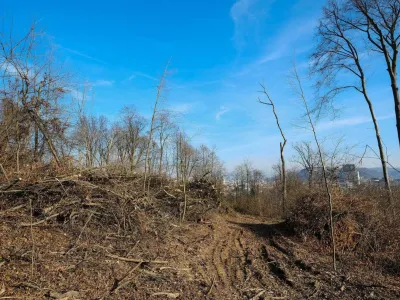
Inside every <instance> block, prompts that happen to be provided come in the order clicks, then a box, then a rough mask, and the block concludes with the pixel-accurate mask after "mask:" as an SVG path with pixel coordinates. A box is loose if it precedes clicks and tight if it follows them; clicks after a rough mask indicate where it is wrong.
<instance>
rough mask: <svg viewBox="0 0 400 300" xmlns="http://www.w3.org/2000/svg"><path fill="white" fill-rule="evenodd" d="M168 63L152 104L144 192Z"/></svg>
mask: <svg viewBox="0 0 400 300" xmlns="http://www.w3.org/2000/svg"><path fill="white" fill-rule="evenodd" d="M169 63H170V61H168V63H167V65H166V66H165V69H164V72H163V73H162V75H161V78H160V81H159V83H158V86H157V96H156V100H155V102H154V106H153V113H152V116H151V122H150V132H149V140H148V144H147V149H146V156H145V165H144V183H143V189H144V191H146V182H147V172H149V169H150V152H151V146H152V142H153V134H154V130H155V124H156V122H155V121H156V117H157V114H158V105H159V103H160V101H161V98H162V92H163V90H164V87H165V79H166V76H167V72H168V66H169Z"/></svg>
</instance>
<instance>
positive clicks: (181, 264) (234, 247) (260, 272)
mask: <svg viewBox="0 0 400 300" xmlns="http://www.w3.org/2000/svg"><path fill="white" fill-rule="evenodd" d="M52 187H53V188H54V185H52ZM64 189H65V192H64V191H63V193H64V194H68V195H69V197H66V196H65V197H66V198H68V199H69V200H68V201H67V202H65V203H63V204H62V206H61V205H60V204H59V203H60V202H59V201H58V202H57V203H53V204H52V206H58V207H62V209H59V210H56V209H54V207H53V210H54V211H59V212H60V213H54V212H53V214H50V213H48V214H47V215H46V214H45V213H44V212H43V210H42V211H40V210H39V209H38V208H37V207H36V206H34V205H33V206H30V205H28V204H29V202H30V201H31V202H32V198H31V197H30V196H29V195H28V194H22V195H20V198H19V199H20V200H19V201H20V202H17V203H15V202H14V203H12V204H11V202H7V201H9V199H8V198H7V197H5V195H4V194H3V196H1V195H0V197H2V198H3V199H0V200H2V201H0V203H1V206H0V208H1V212H0V222H1V223H0V241H1V243H0V299H64V300H65V299H173V298H177V299H398V298H400V284H399V281H398V279H399V278H396V277H395V276H394V275H393V276H390V275H382V274H381V273H379V272H377V271H375V270H374V268H373V266H371V265H369V264H367V263H365V262H356V261H354V262H352V264H353V267H352V268H351V269H346V268H345V267H344V266H345V264H344V262H345V261H346V260H348V259H349V258H346V257H342V258H341V260H342V261H343V264H342V267H341V269H340V270H339V272H337V273H334V272H332V271H331V269H330V257H329V251H328V249H323V248H322V249H321V247H320V246H318V245H317V244H316V242H315V241H314V240H309V241H305V240H301V239H299V238H298V237H296V236H293V234H292V232H290V231H288V230H287V229H286V225H285V224H284V223H279V222H276V221H274V220H270V221H265V220H263V219H261V218H254V217H250V216H245V215H241V214H237V213H234V212H221V211H219V212H218V211H217V210H214V211H213V212H208V213H206V214H204V216H205V217H202V218H199V219H198V220H197V221H196V222H194V221H192V222H184V223H183V224H179V221H177V218H176V217H173V216H172V215H171V214H170V213H168V211H167V210H166V209H164V210H163V209H156V207H155V206H157V207H158V206H160V205H161V204H160V203H158V202H151V201H147V202H146V201H144V200H143V199H142V202H143V201H144V202H145V203H147V204H142V205H141V206H140V207H137V208H136V210H134V211H131V212H130V213H129V215H130V216H132V218H128V217H127V216H125V218H126V220H123V219H120V220H118V222H120V223H121V224H122V223H124V222H127V223H130V225H129V226H128V225H125V227H126V228H128V227H129V230H126V231H124V230H121V228H124V227H123V225H121V224H120V225H119V226H114V225H115V224H114V223H112V222H111V221H110V220H113V217H112V216H109V217H107V216H104V215H105V214H106V213H107V212H108V211H107V210H106V209H105V208H106V205H107V203H108V202H106V201H105V199H106V198H107V197H109V198H111V199H114V200H113V202H115V201H118V200H117V199H116V198H118V197H119V196H116V195H115V193H114V192H112V193H110V192H106V190H108V186H107V187H106V186H105V187H103V188H102V189H103V192H104V193H100V192H99V191H98V192H96V193H95V192H94V191H93V190H91V191H92V192H91V195H90V196H87V195H86V197H82V195H81V196H80V197H81V198H82V199H81V200H76V201H81V203H80V206H79V207H78V206H73V204H71V201H72V200H73V199H75V198H74V197H71V195H72V191H73V190H74V189H76V187H73V186H69V187H67V185H66V184H65V183H64ZM51 190H52V189H50V188H49V189H48V190H46V192H44V191H42V192H41V198H44V193H47V195H48V194H49V193H50V195H51ZM164 191H165V189H164ZM172 192H173V191H169V192H167V193H168V194H169V195H170V196H169V197H170V198H172V199H174V198H177V199H175V200H177V201H178V200H179V199H178V198H179V196H178V192H176V191H175V192H176V193H175V194H172ZM53 193H54V197H55V198H56V197H57V195H58V193H56V192H54V190H53ZM100 195H101V197H100ZM124 195H125V194H124ZM124 195H120V196H121V197H126V196H124ZM36 196H37V195H36ZM75 196H76V199H78V198H79V197H78V194H76V195H75ZM114 197H116V198H114ZM163 197H165V195H164V196H163ZM6 198H7V199H8V200H7V201H6V200H5V199H6ZM39 198H40V197H39ZM71 198H73V199H71ZM29 199H31V200H29ZM88 199H90V200H88ZM42 201H44V199H42ZM46 201H47V200H46ZM46 201H44V202H45V204H43V206H46V207H48V206H49V204H50V203H47V202H46ZM64 201H66V200H65V199H64ZM165 201H167V200H165ZM82 203H83V204H84V206H83V204H82ZM68 205H69V206H68ZM71 205H72V206H71ZM119 205H127V204H126V203H125V202H121V203H119ZM170 205H173V204H170ZM138 206H139V205H138ZM178 206H179V205H178ZM100 207H103V210H101V208H100ZM190 207H191V208H193V209H194V206H190ZM35 209H36V210H37V211H35ZM65 211H68V214H65V213H64V214H62V213H61V212H65ZM83 211H84V212H85V213H84V214H83ZM46 212H47V211H46ZM100 212H102V214H101V215H100ZM54 215H56V216H54ZM53 216H54V217H53ZM115 222H117V221H115ZM340 263H342V262H340ZM357 264H359V265H357ZM346 265H347V264H346Z"/></svg>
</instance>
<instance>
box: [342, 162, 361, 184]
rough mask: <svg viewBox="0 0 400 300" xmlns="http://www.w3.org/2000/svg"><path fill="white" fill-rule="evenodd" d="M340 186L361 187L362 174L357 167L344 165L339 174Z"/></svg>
mask: <svg viewBox="0 0 400 300" xmlns="http://www.w3.org/2000/svg"><path fill="white" fill-rule="evenodd" d="M339 185H340V186H343V187H354V186H357V185H360V172H358V170H357V168H356V165H354V164H347V165H343V166H342V169H341V170H340V172H339Z"/></svg>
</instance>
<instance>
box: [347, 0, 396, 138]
mask: <svg viewBox="0 0 400 300" xmlns="http://www.w3.org/2000/svg"><path fill="white" fill-rule="evenodd" d="M344 5H346V9H347V13H346V14H345V15H344V16H343V17H342V19H343V21H344V22H346V23H347V24H348V26H350V28H351V29H353V30H355V31H358V32H360V33H362V34H364V36H365V37H367V41H368V42H369V45H368V46H369V47H370V48H371V49H372V50H373V51H374V52H377V53H379V54H381V55H382V57H383V58H384V60H385V64H386V66H385V69H386V71H387V72H388V75H389V78H390V86H391V89H392V93H393V100H394V110H395V114H396V126H397V136H398V141H399V143H400V95H399V84H398V78H397V64H398V56H399V50H398V49H399V45H400V27H399V26H400V24H399V21H400V1H399V0H348V1H346V2H345V4H344Z"/></svg>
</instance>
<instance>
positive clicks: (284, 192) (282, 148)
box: [258, 84, 287, 216]
mask: <svg viewBox="0 0 400 300" xmlns="http://www.w3.org/2000/svg"><path fill="white" fill-rule="evenodd" d="M260 85H261V88H262V93H263V94H264V95H265V96H266V98H267V100H268V102H265V101H262V100H261V99H260V98H258V101H259V102H260V103H261V104H264V105H269V106H271V107H272V112H273V114H274V117H275V121H276V126H277V127H278V129H279V132H280V134H281V136H282V140H283V142H280V143H279V148H280V154H281V167H282V212H283V215H284V216H285V215H286V199H287V187H286V163H285V146H286V143H287V140H286V137H285V134H284V133H283V130H282V127H281V124H280V123H279V117H278V113H277V112H276V109H275V103H274V101H273V100H272V98H271V97H270V95H269V93H268V91H267V89H266V88H265V86H264V85H263V84H260Z"/></svg>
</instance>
